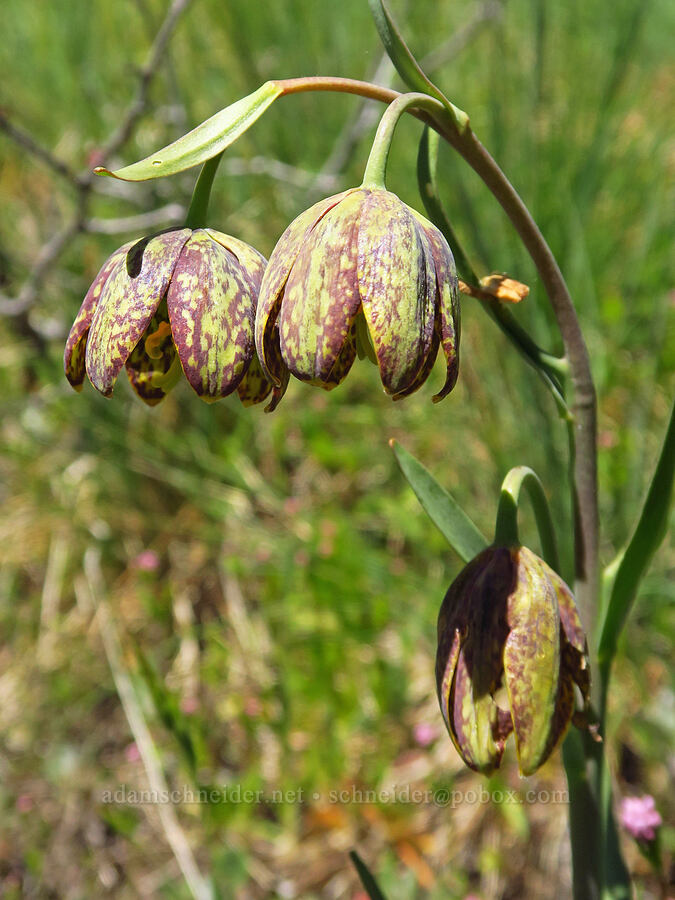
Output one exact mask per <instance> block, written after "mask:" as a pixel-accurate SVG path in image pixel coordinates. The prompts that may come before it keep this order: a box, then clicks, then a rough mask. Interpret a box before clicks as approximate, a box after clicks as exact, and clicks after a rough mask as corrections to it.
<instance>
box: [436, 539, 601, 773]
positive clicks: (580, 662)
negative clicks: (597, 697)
mask: <svg viewBox="0 0 675 900" xmlns="http://www.w3.org/2000/svg"><path fill="white" fill-rule="evenodd" d="M436 684H437V688H438V698H439V702H440V706H441V711H442V713H443V718H444V719H445V724H446V726H447V728H448V731H449V733H450V737H451V738H452V741H453V743H454V745H455V747H456V748H457V751H458V752H459V754H460V755H461V757H462V759H463V760H464V762H465V763H466V764H467V766H469V767H470V768H471V769H475V770H476V771H479V772H483V773H484V774H490V773H491V772H493V771H494V770H495V769H497V768H498V767H499V764H500V762H501V758H502V754H503V752H504V745H505V743H506V740H507V738H508V736H509V735H510V733H511V732H512V731H513V733H514V736H515V741H516V751H517V754H518V764H519V767H520V771H521V773H522V774H523V775H530V774H532V772H534V771H535V770H536V769H538V768H539V766H541V765H542V764H543V763H544V762H545V760H546V759H548V757H549V756H550V754H551V753H552V752H553V750H554V749H555V747H556V746H557V745H558V743H559V742H560V740H561V739H562V737H563V735H564V734H565V732H566V730H567V727H568V725H569V723H570V721H571V719H572V716H573V714H574V711H575V690H574V688H575V685H576V686H577V687H578V689H579V691H580V693H581V696H582V698H583V701H584V704H585V703H586V702H587V700H588V695H589V689H590V677H589V670H588V664H587V650H586V639H585V637H584V632H583V629H582V626H581V621H580V619H579V614H578V612H577V609H576V605H575V603H574V597H573V596H572V593H571V591H570V590H569V588H568V587H567V585H566V584H565V582H564V581H563V580H562V579H561V578H560V577H559V576H558V575H557V574H556V573H555V572H554V571H553V569H551V568H550V567H549V566H548V565H547V564H546V563H545V562H544V561H543V560H542V559H539V557H538V556H536V555H535V554H534V553H532V551H531V550H528V549H527V548H526V547H520V546H518V547H503V546H492V547H488V548H487V549H486V550H484V551H483V552H482V553H480V554H479V555H478V556H476V557H475V558H474V559H473V560H471V562H470V563H469V564H468V565H467V566H466V568H464V569H463V570H462V572H461V573H460V574H459V576H458V577H457V578H456V580H455V581H454V582H453V583H452V584H451V585H450V588H449V590H448V592H447V594H446V596H445V599H444V600H443V605H442V606H441V611H440V614H439V617H438V652H437V655H436ZM502 695H504V696H502Z"/></svg>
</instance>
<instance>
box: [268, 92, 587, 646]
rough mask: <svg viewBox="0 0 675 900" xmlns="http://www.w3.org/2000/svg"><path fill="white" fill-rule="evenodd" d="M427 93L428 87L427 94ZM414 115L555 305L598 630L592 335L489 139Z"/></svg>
mask: <svg viewBox="0 0 675 900" xmlns="http://www.w3.org/2000/svg"><path fill="white" fill-rule="evenodd" d="M277 84H278V86H279V87H280V88H281V94H282V95H285V94H297V93H302V92H305V91H336V92H339V93H348V94H358V95H359V96H361V97H368V98H370V99H372V100H379V101H380V102H381V103H393V101H394V100H396V99H397V98H398V97H400V96H401V94H399V93H397V92H396V91H392V90H390V89H388V88H383V87H380V86H379V85H375V84H371V83H369V82H367V81H357V80H354V79H351V78H332V77H329V76H328V77H327V76H310V77H306V78H288V79H285V80H280V81H278V82H277ZM423 96H424V95H423ZM408 111H409V112H410V113H411V114H412V115H414V116H416V117H417V118H419V119H421V120H422V121H423V122H426V123H427V124H429V125H431V127H432V128H433V129H434V130H435V131H437V132H438V133H439V134H440V135H441V137H442V138H443V139H444V140H446V141H447V142H448V143H449V144H450V145H451V146H452V147H454V149H455V150H456V151H457V152H458V153H459V154H460V156H462V157H463V158H464V160H465V161H466V162H467V163H468V164H469V165H470V166H471V168H472V169H473V170H474V171H475V172H476V174H477V175H478V176H479V177H480V178H481V180H482V181H483V182H484V184H485V185H486V186H487V188H488V189H489V190H490V191H491V192H492V194H493V196H494V197H495V198H496V200H497V201H498V202H499V204H500V205H501V207H502V208H503V210H504V211H505V212H506V214H507V216H508V217H509V219H510V220H511V223H512V224H513V226H514V228H515V229H516V231H517V232H518V234H519V236H520V238H521V240H522V242H523V244H524V245H525V247H526V249H527V251H528V253H529V254H530V256H531V258H532V260H533V262H534V264H535V266H536V267H537V271H538V272H539V277H540V278H541V280H542V283H543V285H544V288H545V289H546V293H547V295H548V298H549V302H550V304H551V307H552V309H553V313H554V315H555V318H556V322H557V324H558V329H559V331H560V334H561V336H562V339H563V344H564V348H565V356H566V358H567V360H568V363H569V371H570V379H571V382H572V386H573V388H574V399H573V403H572V406H571V411H572V417H573V429H574V437H575V440H574V458H573V472H574V479H573V487H572V493H573V497H572V503H573V508H574V523H575V547H576V553H575V569H576V585H575V596H576V599H577V603H578V605H579V612H580V615H581V618H582V621H583V624H584V628H585V631H586V633H587V634H592V633H593V631H594V625H595V620H596V616H597V602H598V592H599V582H600V577H599V564H598V489H597V438H596V431H597V422H596V417H597V409H596V406H597V404H596V394H595V386H594V384H593V377H592V373H591V366H590V359H589V355H588V350H587V348H586V342H585V341H584V337H583V334H582V332H581V326H580V324H579V319H578V317H577V313H576V309H575V307H574V303H573V301H572V297H571V295H570V292H569V290H568V288H567V285H566V284H565V279H564V278H563V276H562V273H561V271H560V267H559V266H558V263H557V261H556V259H555V257H554V255H553V253H552V252H551V248H550V247H549V246H548V244H547V243H546V240H545V239H544V236H543V235H542V233H541V231H540V230H539V228H538V226H537V224H536V222H535V221H534V219H533V218H532V216H531V214H530V212H529V210H528V209H527V207H526V206H525V204H524V203H523V201H522V200H521V198H520V196H519V195H518V193H517V191H516V190H515V188H514V187H513V185H512V184H511V182H510V181H509V180H508V178H507V177H506V175H505V174H504V173H503V172H502V170H501V169H500V168H499V166H498V165H497V163H496V162H495V161H494V159H493V158H492V157H491V156H490V154H489V153H488V151H487V150H486V149H485V147H483V145H482V144H481V142H480V141H479V140H478V138H477V137H476V135H475V134H474V133H473V131H472V130H471V128H470V127H468V126H467V127H466V128H465V129H463V130H462V131H458V129H457V128H456V125H455V120H454V119H453V117H452V116H451V115H450V113H449V112H448V110H447V109H446V108H445V106H444V105H443V104H442V103H441V102H440V101H437V100H434V99H433V98H432V97H428V98H426V102H425V104H424V107H423V108H419V107H417V108H416V107H414V106H413V107H411V108H410V109H409V110H408Z"/></svg>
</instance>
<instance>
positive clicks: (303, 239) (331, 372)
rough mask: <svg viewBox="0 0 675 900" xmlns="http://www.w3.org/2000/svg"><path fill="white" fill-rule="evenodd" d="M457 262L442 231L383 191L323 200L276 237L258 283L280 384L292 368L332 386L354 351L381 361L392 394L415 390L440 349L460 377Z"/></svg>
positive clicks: (263, 329) (272, 366)
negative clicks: (458, 369)
mask: <svg viewBox="0 0 675 900" xmlns="http://www.w3.org/2000/svg"><path fill="white" fill-rule="evenodd" d="M458 296H459V295H458V282H457V275H456V271H455V263H454V259H453V257H452V253H451V251H450V248H449V247H448V244H447V242H446V240H445V238H444V237H443V235H442V234H441V232H440V231H439V230H438V229H437V228H436V227H435V226H434V225H432V224H431V222H428V221H427V220H426V219H425V218H424V217H423V216H421V215H419V213H417V212H415V210H413V209H411V208H410V207H408V206H406V204H405V203H403V202H402V201H401V200H399V198H398V197H397V196H396V195H395V194H392V193H390V192H389V191H387V190H384V189H381V188H364V187H361V188H354V189H352V190H349V191H345V192H344V193H342V194H337V195H336V196H334V197H329V198H328V199H326V200H321V201H320V202H319V203H316V204H315V205H314V206H312V207H311V208H310V209H308V210H306V211H305V212H304V213H302V214H301V215H300V216H298V218H297V219H295V221H293V222H292V223H291V224H290V225H289V226H288V228H287V229H286V231H285V232H284V233H283V235H282V236H281V238H280V239H279V242H278V243H277V245H276V247H275V249H274V251H273V253H272V256H271V257H270V261H269V265H268V267H267V270H266V271H265V276H264V278H263V282H262V285H261V288H260V300H259V304H258V312H257V315H256V329H255V334H256V349H257V351H258V356H259V357H260V362H261V364H262V368H263V370H264V371H265V373H266V374H267V376H268V377H269V378H270V379H271V380H273V381H274V383H275V384H276V385H279V388H280V390H283V386H285V383H286V381H287V379H288V373H289V371H290V372H291V373H292V374H293V375H295V376H296V378H299V379H300V380H301V381H307V382H309V383H311V384H315V385H319V386H320V387H323V388H325V389H327V390H330V389H332V388H334V387H336V386H337V385H338V384H340V382H341V381H342V380H343V379H344V378H345V377H346V375H347V373H348V372H349V370H350V368H351V366H352V364H353V362H354V360H355V358H356V356H357V354H358V355H359V356H361V357H363V356H366V355H367V356H370V357H371V358H372V359H373V361H374V362H376V363H377V365H378V367H379V370H380V376H381V378H382V384H383V386H384V389H385V391H386V392H387V393H388V394H391V395H392V397H393V399H394V400H397V399H399V398H400V397H405V396H407V395H408V394H411V393H413V391H416V390H417V389H418V388H419V387H420V386H421V385H422V384H423V383H424V382H425V381H426V379H427V377H428V376H429V373H430V372H431V369H432V368H433V365H434V362H435V359H436V355H437V353H438V349H439V346H442V347H443V351H444V353H445V357H446V364H447V375H446V381H445V384H444V386H443V388H442V389H441V391H440V392H439V393H438V394H437V395H436V396H435V397H434V400H440V399H441V398H442V397H444V396H445V395H446V394H448V393H449V392H450V391H451V390H452V388H453V386H454V384H455V381H456V380H457V367H458V352H459V300H458Z"/></svg>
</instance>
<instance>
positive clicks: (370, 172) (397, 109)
mask: <svg viewBox="0 0 675 900" xmlns="http://www.w3.org/2000/svg"><path fill="white" fill-rule="evenodd" d="M413 106H414V107H416V108H417V109H430V110H432V111H433V110H436V109H437V108H438V101H436V100H432V98H431V97H429V96H427V95H426V94H415V93H411V94H401V96H400V97H397V99H396V100H394V102H393V103H390V104H389V106H388V107H387V109H386V110H385V113H384V115H383V116H382V118H381V119H380V124H379V125H378V126H377V132H376V134H375V140H374V141H373V146H372V148H371V150H370V156H369V157H368V162H367V163H366V171H365V172H364V174H363V184H362V187H364V188H381V189H382V190H384V189H385V183H384V179H385V174H386V171H387V160H388V158H389V150H390V149H391V142H392V140H393V137H394V131H395V130H396V125H397V124H398V120H399V119H400V118H401V116H402V115H403V113H404V112H406V110H408V109H410V108H411V107H413Z"/></svg>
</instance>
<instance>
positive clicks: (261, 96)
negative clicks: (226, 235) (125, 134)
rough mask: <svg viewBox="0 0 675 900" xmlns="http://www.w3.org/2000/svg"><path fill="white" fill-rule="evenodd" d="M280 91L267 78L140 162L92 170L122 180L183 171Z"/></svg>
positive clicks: (221, 146)
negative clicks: (112, 168)
mask: <svg viewBox="0 0 675 900" xmlns="http://www.w3.org/2000/svg"><path fill="white" fill-rule="evenodd" d="M281 92H282V91H281V88H280V87H279V85H278V84H277V82H276V81H266V82H265V84H263V85H262V86H261V87H259V88H258V90H257V91H254V92H253V93H252V94H249V95H248V96H247V97H242V99H241V100H237V102H236V103H233V104H232V105H231V106H226V107H225V109H221V111H220V112H219V113H216V114H215V116H211V118H210V119H207V120H206V121H205V122H202V124H201V125H197V127H196V128H193V130H192V131H190V132H188V133H187V134H184V135H183V137H180V138H178V140H177V141H174V142H173V144H169V145H168V146H167V147H163V148H162V149H161V150H158V151H157V152H156V153H153V154H152V155H151V156H147V157H146V158H145V159H142V160H140V162H136V163H133V164H132V165H130V166H125V167H124V168H123V169H117V170H116V171H115V172H111V171H110V170H109V169H106V168H104V167H103V166H99V167H98V168H97V169H95V170H94V171H95V172H96V174H97V175H112V176H113V178H119V179H121V180H122V181H148V180H149V179H151V178H164V177H165V176H166V175H175V174H176V173H177V172H183V171H184V170H185V169H190V168H192V166H197V165H199V164H200V163H203V162H206V160H207V159H211V158H212V157H213V156H216V155H217V154H218V153H222V152H223V150H225V148H226V147H229V146H230V144H233V143H234V142H235V141H236V140H237V138H239V137H241V135H242V134H243V133H244V132H245V131H247V130H248V129H249V128H250V127H251V125H253V123H254V122H256V121H257V120H258V119H259V118H260V116H261V115H262V114H263V113H264V112H265V110H266V109H267V108H268V107H269V106H271V104H272V103H274V101H275V100H276V99H277V97H278V96H279V95H280V94H281Z"/></svg>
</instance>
